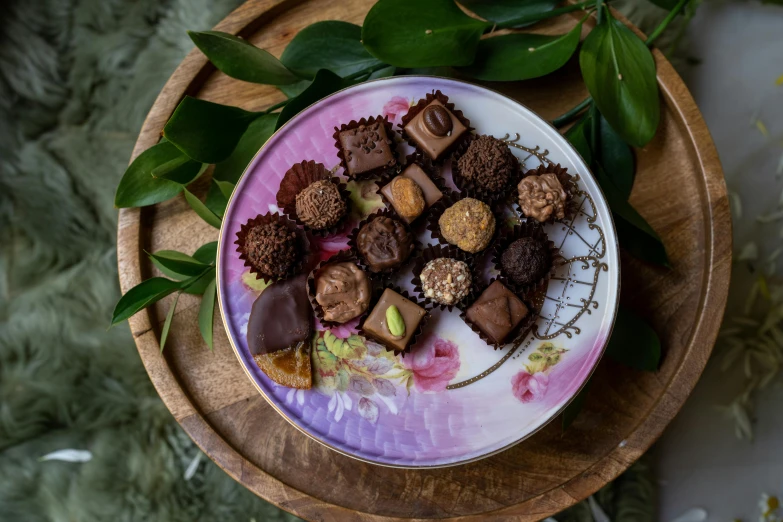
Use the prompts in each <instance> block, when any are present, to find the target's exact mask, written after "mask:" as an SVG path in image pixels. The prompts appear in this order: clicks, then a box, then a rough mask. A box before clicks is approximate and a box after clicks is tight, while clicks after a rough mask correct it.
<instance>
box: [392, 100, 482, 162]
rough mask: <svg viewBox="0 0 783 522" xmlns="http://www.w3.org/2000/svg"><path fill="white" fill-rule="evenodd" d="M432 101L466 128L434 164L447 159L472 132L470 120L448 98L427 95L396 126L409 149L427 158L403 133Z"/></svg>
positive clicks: (406, 134)
mask: <svg viewBox="0 0 783 522" xmlns="http://www.w3.org/2000/svg"><path fill="white" fill-rule="evenodd" d="M432 100H438V101H439V102H441V103H442V104H443V105H444V106H445V107H446V108H447V109H448V110H449V112H451V113H452V114H453V115H454V116H455V117H456V118H457V119H458V120H459V121H460V122H462V124H463V125H464V126H465V127H466V128H467V130H466V131H465V132H464V133H463V134H462V136H460V137H459V139H457V140H456V141H455V142H454V143H452V144H451V145H450V146H449V147H448V148H447V149H446V150H444V151H443V152H442V153H441V155H440V157H439V158H438V159H437V160H433V161H434V162H435V163H443V162H444V161H446V160H447V159H448V158H449V156H450V154H451V151H453V150H454V148H455V147H458V146H459V145H460V143H462V142H463V141H465V140H466V139H469V138H470V135H471V131H473V127H471V126H470V120H469V119H467V118H466V117H465V115H464V114H462V111H461V110H459V109H457V108H455V107H454V104H453V103H450V102H449V97H448V96H446V95H445V94H443V93H442V92H440V91H435V92H431V93H428V94H427V95H426V96H425V97H424V98H422V99H420V100H419V101H418V102H416V104H414V105H412V106H411V108H410V109H408V113H407V114H406V115H405V116H403V117H402V122H401V123H400V124H399V125H398V127H400V130H401V132H402V137H403V139H404V140H405V141H407V142H408V144H409V145H410V146H411V147H413V148H415V149H416V150H417V151H418V152H419V153H420V154H421V155H423V156H427V157H429V156H428V155H427V153H425V152H424V151H422V150H421V149H420V148H419V146H418V145H417V144H416V142H415V141H414V140H413V139H412V138H411V137H410V136H409V135H408V133H407V132H405V126H406V125H407V124H408V123H410V121H411V120H412V119H413V118H415V117H416V115H417V114H419V113H420V112H421V111H423V110H424V108H425V107H426V106H427V105H429V104H430V103H432Z"/></svg>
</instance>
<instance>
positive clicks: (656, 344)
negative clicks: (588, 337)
mask: <svg viewBox="0 0 783 522" xmlns="http://www.w3.org/2000/svg"><path fill="white" fill-rule="evenodd" d="M606 355H608V356H609V357H611V358H612V359H614V360H615V361H617V362H619V363H622V364H624V365H626V366H630V367H631V368H635V369H637V370H644V371H648V372H654V371H656V370H658V365H659V364H660V362H661V340H660V339H658V335H657V334H656V333H655V330H653V329H652V328H651V327H650V325H648V324H647V323H646V322H645V321H644V320H642V319H641V318H640V317H639V316H638V315H636V314H635V313H633V312H632V311H631V310H629V309H628V308H625V307H624V306H622V305H621V306H620V308H619V309H618V311H617V319H616V320H615V322H614V330H613V331H612V337H611V338H610V339H609V344H608V345H607V347H606Z"/></svg>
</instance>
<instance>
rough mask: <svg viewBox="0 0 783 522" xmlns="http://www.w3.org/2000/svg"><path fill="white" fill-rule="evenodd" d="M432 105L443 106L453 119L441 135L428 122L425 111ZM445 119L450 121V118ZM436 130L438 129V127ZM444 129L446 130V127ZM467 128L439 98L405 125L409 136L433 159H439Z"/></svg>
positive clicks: (443, 109)
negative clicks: (449, 126) (431, 128)
mask: <svg viewBox="0 0 783 522" xmlns="http://www.w3.org/2000/svg"><path fill="white" fill-rule="evenodd" d="M432 107H440V108H442V109H439V110H441V112H442V111H445V112H446V113H447V114H448V118H449V119H450V120H451V128H450V129H448V131H446V133H445V134H444V135H441V136H439V135H438V134H436V133H434V132H433V131H432V130H430V129H429V128H428V126H427V124H426V121H425V113H426V112H427V109H431V108H432ZM445 121H446V122H448V119H446V120H445ZM435 130H436V131H437V130H438V129H435ZM442 130H444V131H445V130H446V129H442ZM466 130H468V129H467V127H465V126H464V125H463V124H462V122H461V121H460V120H459V118H457V117H456V116H454V114H452V112H451V111H450V110H448V109H447V108H446V107H445V106H444V105H443V104H442V103H441V102H440V101H438V100H432V102H430V104H429V105H427V106H426V107H425V108H424V109H423V110H422V111H420V112H419V113H418V114H417V115H416V116H414V117H413V119H412V120H411V121H409V122H408V124H407V125H406V126H405V132H406V133H408V136H410V137H411V139H412V140H413V141H414V142H415V143H416V145H417V146H418V147H419V148H420V149H421V150H422V151H424V152H425V153H426V154H427V155H429V157H430V158H432V159H433V160H437V159H439V158H440V157H441V155H442V154H443V153H444V152H445V151H446V149H448V148H449V147H451V146H452V145H453V144H454V142H455V141H457V138H459V137H460V136H462V134H463V133H464V132H465V131H466Z"/></svg>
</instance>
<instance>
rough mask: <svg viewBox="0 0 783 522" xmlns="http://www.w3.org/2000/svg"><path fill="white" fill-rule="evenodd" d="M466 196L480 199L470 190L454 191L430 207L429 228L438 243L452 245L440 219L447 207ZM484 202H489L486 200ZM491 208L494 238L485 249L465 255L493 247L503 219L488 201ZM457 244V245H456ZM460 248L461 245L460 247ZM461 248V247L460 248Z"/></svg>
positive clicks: (472, 254)
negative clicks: (445, 234)
mask: <svg viewBox="0 0 783 522" xmlns="http://www.w3.org/2000/svg"><path fill="white" fill-rule="evenodd" d="M465 198H473V199H479V198H478V197H477V196H476V194H474V193H472V192H468V191H464V192H458V193H452V194H450V195H449V196H444V197H443V198H442V199H441V200H440V201H438V202H437V203H435V204H434V205H432V208H430V213H429V215H428V216H427V230H429V231H430V232H431V233H432V237H434V238H435V239H436V240H437V241H438V243H440V244H441V245H451V243H449V242H448V241H446V239H445V238H444V237H443V235H442V234H441V232H440V224H438V221H439V220H440V218H441V216H442V215H443V213H444V212H446V209H448V208H449V207H451V206H452V205H454V203H456V202H457V201H460V200H462V199H465ZM484 203H487V202H486V201H485V202H484ZM487 205H488V206H489V208H490V210H491V211H492V215H493V216H494V217H495V234H494V235H493V236H492V239H490V241H489V244H488V245H487V247H486V248H485V249H484V250H481V251H479V252H476V253H471V252H467V251H464V250H463V252H465V255H467V256H480V255H482V254H483V253H484V252H486V251H487V250H489V249H490V248H491V247H492V243H494V242H495V239H497V237H498V232H499V230H500V227H501V226H502V224H503V221H502V220H501V219H500V217H499V214H498V211H497V208H495V207H493V205H492V204H490V203H487ZM455 246H456V245H455ZM458 248H459V247H458ZM460 250H461V249H460Z"/></svg>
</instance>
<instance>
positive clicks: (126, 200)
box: [114, 141, 201, 208]
mask: <svg viewBox="0 0 783 522" xmlns="http://www.w3.org/2000/svg"><path fill="white" fill-rule="evenodd" d="M183 158H184V159H185V160H186V163H185V166H183V167H182V168H183V169H184V168H186V166H187V167H188V168H190V163H192V166H193V168H195V170H198V169H199V168H200V167H201V165H200V164H199V163H198V162H195V161H193V162H188V158H187V156H185V155H184V154H183V153H182V151H180V150H179V149H178V148H177V147H175V146H174V145H172V144H171V143H169V142H168V141H163V142H161V143H158V144H157V145H153V146H152V147H150V148H149V149H147V150H145V151H144V152H142V153H141V154H139V156H138V157H137V158H136V159H135V160H133V163H131V164H130V166H129V167H128V169H127V170H126V171H125V174H123V176H122V179H121V180H120V184H119V185H118V186H117V193H116V194H115V195H114V206H116V207H118V208H129V207H143V206H145V205H154V204H155V203H160V202H161V201H166V200H167V199H171V198H173V197H174V196H176V195H177V194H179V193H180V191H181V190H182V185H180V184H179V183H175V182H173V181H169V180H166V179H155V178H153V177H152V171H154V170H155V169H156V168H158V167H160V166H161V165H165V164H167V163H169V162H171V161H173V160H180V159H183Z"/></svg>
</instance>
